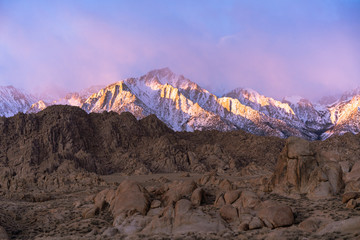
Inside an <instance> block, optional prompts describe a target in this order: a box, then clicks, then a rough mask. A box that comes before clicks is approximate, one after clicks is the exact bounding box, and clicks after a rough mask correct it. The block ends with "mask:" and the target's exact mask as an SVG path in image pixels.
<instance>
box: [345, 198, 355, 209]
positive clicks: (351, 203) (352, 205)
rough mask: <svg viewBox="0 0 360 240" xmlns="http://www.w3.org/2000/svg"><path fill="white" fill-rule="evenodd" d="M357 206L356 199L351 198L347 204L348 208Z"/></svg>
mask: <svg viewBox="0 0 360 240" xmlns="http://www.w3.org/2000/svg"><path fill="white" fill-rule="evenodd" d="M356 206H357V202H356V200H355V199H350V200H349V201H348V202H347V204H346V208H349V209H354V208H356Z"/></svg>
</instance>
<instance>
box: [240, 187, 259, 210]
mask: <svg viewBox="0 0 360 240" xmlns="http://www.w3.org/2000/svg"><path fill="white" fill-rule="evenodd" d="M239 199H240V200H241V202H242V207H244V208H255V207H257V206H259V204H260V199H259V197H258V196H257V195H256V193H254V192H251V191H243V192H241V196H240V198H239Z"/></svg>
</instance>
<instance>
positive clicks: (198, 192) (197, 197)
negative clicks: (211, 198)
mask: <svg viewBox="0 0 360 240" xmlns="http://www.w3.org/2000/svg"><path fill="white" fill-rule="evenodd" d="M203 199H204V189H203V188H197V189H195V190H194V192H193V193H192V194H191V203H192V204H193V205H196V206H199V205H201V202H202V201H203Z"/></svg>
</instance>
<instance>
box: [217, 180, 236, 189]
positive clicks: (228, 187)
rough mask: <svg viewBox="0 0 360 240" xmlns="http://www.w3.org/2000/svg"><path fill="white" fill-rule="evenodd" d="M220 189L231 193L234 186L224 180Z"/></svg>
mask: <svg viewBox="0 0 360 240" xmlns="http://www.w3.org/2000/svg"><path fill="white" fill-rule="evenodd" d="M219 189H221V190H223V191H230V190H232V189H233V185H232V183H231V182H230V181H229V180H227V179H223V180H222V181H221V182H220V184H219Z"/></svg>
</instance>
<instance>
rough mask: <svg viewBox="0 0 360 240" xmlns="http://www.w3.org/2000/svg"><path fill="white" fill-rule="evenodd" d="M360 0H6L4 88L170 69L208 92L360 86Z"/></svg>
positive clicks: (0, 56)
mask: <svg viewBox="0 0 360 240" xmlns="http://www.w3.org/2000/svg"><path fill="white" fill-rule="evenodd" d="M356 10H360V2H359V1H356V0H344V1H342V4H340V3H339V1H335V0H334V1H331V0H329V1H318V0H315V1H311V3H310V2H304V1H282V0H273V1H241V2H240V1H230V0H229V1H171V2H170V1H161V0H155V1H121V2H120V1H106V2H101V3H100V2H98V1H76V2H74V1H67V0H64V1H51V2H50V1H31V3H30V2H29V1H1V2H0V84H1V85H6V84H13V85H15V86H17V87H23V88H26V89H30V90H33V91H34V90H41V89H47V88H49V87H50V86H56V88H65V89H80V88H81V87H87V86H89V85H94V84H99V83H111V82H114V81H118V80H120V79H121V78H124V77H130V76H138V75H141V74H144V73H146V72H147V71H149V70H151V69H154V68H160V67H164V66H168V67H170V68H171V69H172V70H173V71H175V72H177V73H179V74H183V75H185V76H187V77H189V78H190V79H191V80H193V81H195V82H198V83H199V84H200V85H202V86H204V87H209V88H212V89H213V90H214V91H216V92H220V91H219V89H221V90H223V89H225V90H230V89H232V88H235V87H241V86H242V87H251V88H254V89H256V90H258V91H260V92H261V93H263V94H267V95H271V96H276V97H281V96H283V95H303V96H306V97H315V96H317V95H319V94H320V95H325V94H330V93H336V92H338V91H344V90H347V89H349V88H352V87H355V86H356V85H359V77H360V72H359V71H360V70H359V68H358V63H359V62H360V44H359V41H358V39H359V37H360V30H359V29H360V21H359V20H360V19H359V15H358V14H357V13H358V12H357V11H356Z"/></svg>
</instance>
